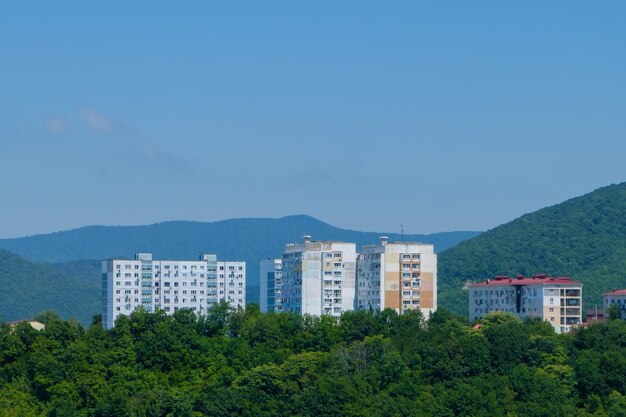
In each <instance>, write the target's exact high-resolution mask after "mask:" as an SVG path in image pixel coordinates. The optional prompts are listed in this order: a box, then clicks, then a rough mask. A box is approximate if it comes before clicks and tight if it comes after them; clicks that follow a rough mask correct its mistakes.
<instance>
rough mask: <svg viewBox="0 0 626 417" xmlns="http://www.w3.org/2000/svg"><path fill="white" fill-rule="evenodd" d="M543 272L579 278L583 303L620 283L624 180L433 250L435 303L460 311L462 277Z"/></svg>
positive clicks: (625, 256)
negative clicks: (436, 283) (436, 255)
mask: <svg viewBox="0 0 626 417" xmlns="http://www.w3.org/2000/svg"><path fill="white" fill-rule="evenodd" d="M536 273H546V274H549V275H553V276H556V275H567V276H571V277H572V278H573V279H575V280H579V281H581V282H583V283H584V286H583V293H584V302H585V307H586V308H591V307H593V306H594V304H596V303H597V304H598V305H601V304H600V303H601V294H602V293H603V292H606V291H610V290H611V289H612V288H618V287H621V288H624V287H626V183H621V184H618V185H610V186H608V187H603V188H600V189H598V190H596V191H593V192H591V193H589V194H586V195H584V196H581V197H577V198H573V199H571V200H568V201H566V202H564V203H561V204H558V205H555V206H552V207H547V208H544V209H541V210H538V211H536V212H534V213H530V214H526V215H524V216H522V217H520V218H518V219H516V220H514V221H512V222H510V223H506V224H503V225H501V226H498V227H496V228H494V229H492V230H489V231H487V232H485V233H483V234H481V235H480V236H477V237H475V238H473V239H470V240H466V241H464V242H461V243H460V244H459V245H457V246H455V247H453V248H450V249H448V250H446V251H444V252H442V253H440V255H439V289H440V293H439V305H443V306H445V307H448V308H450V309H451V310H453V311H455V312H457V313H459V314H463V315H466V313H467V291H465V290H462V289H461V288H462V287H463V286H464V285H465V283H466V282H467V281H478V280H482V279H485V278H488V277H493V276H496V275H509V276H516V275H518V274H524V275H532V274H536Z"/></svg>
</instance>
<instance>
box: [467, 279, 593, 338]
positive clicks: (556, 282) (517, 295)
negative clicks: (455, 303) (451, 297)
mask: <svg viewBox="0 0 626 417" xmlns="http://www.w3.org/2000/svg"><path fill="white" fill-rule="evenodd" d="M581 300H582V284H581V283H580V282H574V281H571V280H570V279H569V278H568V277H548V276H546V275H534V276H533V277H530V278H527V277H524V276H523V275H520V276H518V277H517V278H509V277H504V276H498V277H495V279H488V280H486V281H484V282H478V283H474V284H471V285H470V286H469V313H470V316H469V318H470V321H474V320H476V319H481V318H483V317H484V316H485V315H487V314H488V313H489V312H491V311H504V312H509V313H513V314H515V315H516V316H518V317H519V318H521V319H525V318H527V317H539V318H541V319H542V320H545V321H547V322H548V323H550V324H551V325H552V326H553V327H554V329H555V330H556V332H557V333H566V332H569V331H570V330H571V329H572V327H574V326H578V325H579V324H580V323H581V318H582V317H581Z"/></svg>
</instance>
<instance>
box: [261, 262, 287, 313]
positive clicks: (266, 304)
mask: <svg viewBox="0 0 626 417" xmlns="http://www.w3.org/2000/svg"><path fill="white" fill-rule="evenodd" d="M282 276H283V260H282V259H280V258H279V259H263V260H262V261H261V263H260V265H259V284H260V303H259V305H260V307H261V311H262V312H264V313H265V312H268V311H274V312H280V311H282V306H281V297H282V292H281V288H282Z"/></svg>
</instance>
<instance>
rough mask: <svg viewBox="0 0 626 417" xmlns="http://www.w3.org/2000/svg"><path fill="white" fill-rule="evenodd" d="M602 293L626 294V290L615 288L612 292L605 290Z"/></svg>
mask: <svg viewBox="0 0 626 417" xmlns="http://www.w3.org/2000/svg"><path fill="white" fill-rule="evenodd" d="M602 295H626V290H613V291H611V292H605V293H604V294H602Z"/></svg>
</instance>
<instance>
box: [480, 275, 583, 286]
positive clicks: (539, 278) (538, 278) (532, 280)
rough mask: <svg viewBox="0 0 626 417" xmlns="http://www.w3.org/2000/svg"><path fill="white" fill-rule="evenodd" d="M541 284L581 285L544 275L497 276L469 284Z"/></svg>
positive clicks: (567, 278)
mask: <svg viewBox="0 0 626 417" xmlns="http://www.w3.org/2000/svg"><path fill="white" fill-rule="evenodd" d="M543 284H569V285H581V283H580V282H575V281H572V280H571V279H570V278H569V277H549V276H547V275H545V274H538V275H533V276H532V277H525V276H524V275H519V276H517V277H516V278H510V277H507V276H497V277H495V278H493V279H487V280H485V281H482V282H475V283H473V284H470V287H493V286H501V285H502V286H503V285H543Z"/></svg>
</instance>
